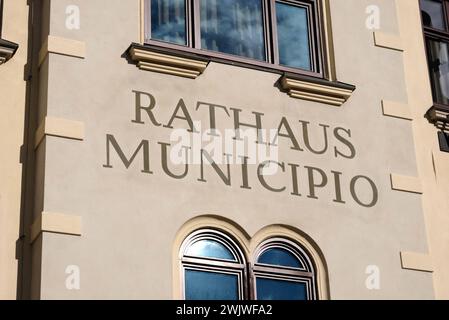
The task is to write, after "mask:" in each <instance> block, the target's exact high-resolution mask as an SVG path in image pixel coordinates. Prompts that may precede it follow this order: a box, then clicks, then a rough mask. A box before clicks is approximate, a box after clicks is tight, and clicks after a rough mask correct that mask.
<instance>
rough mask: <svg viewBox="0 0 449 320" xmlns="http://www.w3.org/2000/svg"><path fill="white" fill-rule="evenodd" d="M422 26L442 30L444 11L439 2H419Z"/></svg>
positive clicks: (425, 0)
mask: <svg viewBox="0 0 449 320" xmlns="http://www.w3.org/2000/svg"><path fill="white" fill-rule="evenodd" d="M420 6H421V14H422V20H423V24H424V25H425V26H426V27H432V28H435V29H441V30H444V29H445V28H444V11H443V4H442V3H441V2H440V1H433V0H420Z"/></svg>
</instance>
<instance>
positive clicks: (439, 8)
mask: <svg viewBox="0 0 449 320" xmlns="http://www.w3.org/2000/svg"><path fill="white" fill-rule="evenodd" d="M420 6H421V15H422V22H423V28H424V35H425V39H426V48H427V60H428V65H429V75H430V82H431V85H432V93H433V100H434V102H435V103H436V104H442V105H449V23H448V22H449V19H448V17H449V1H448V0H420Z"/></svg>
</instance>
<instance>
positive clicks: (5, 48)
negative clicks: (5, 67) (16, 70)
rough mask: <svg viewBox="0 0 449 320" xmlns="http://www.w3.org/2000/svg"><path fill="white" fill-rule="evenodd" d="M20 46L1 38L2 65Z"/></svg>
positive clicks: (0, 59) (0, 54) (0, 55)
mask: <svg viewBox="0 0 449 320" xmlns="http://www.w3.org/2000/svg"><path fill="white" fill-rule="evenodd" d="M17 48H19V45H18V44H16V43H14V42H10V41H7V40H3V39H0V65H1V64H4V63H6V62H7V61H8V60H9V59H11V58H12V57H13V56H14V54H15V53H16V51H17Z"/></svg>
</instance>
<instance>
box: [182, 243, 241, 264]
mask: <svg viewBox="0 0 449 320" xmlns="http://www.w3.org/2000/svg"><path fill="white" fill-rule="evenodd" d="M186 255H189V256H196V257H204V258H216V259H224V260H232V261H236V259H235V257H234V255H233V254H232V252H231V251H230V250H229V249H228V248H226V247H225V246H224V245H223V244H221V243H220V242H218V241H214V240H200V241H197V242H195V243H193V244H192V245H191V246H190V247H189V248H188V249H187V251H186Z"/></svg>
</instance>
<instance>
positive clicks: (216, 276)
mask: <svg viewBox="0 0 449 320" xmlns="http://www.w3.org/2000/svg"><path fill="white" fill-rule="evenodd" d="M238 287H239V285H238V277H237V275H233V274H225V273H214V272H206V271H196V270H186V272H185V298H186V300H238V299H239V295H238Z"/></svg>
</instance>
